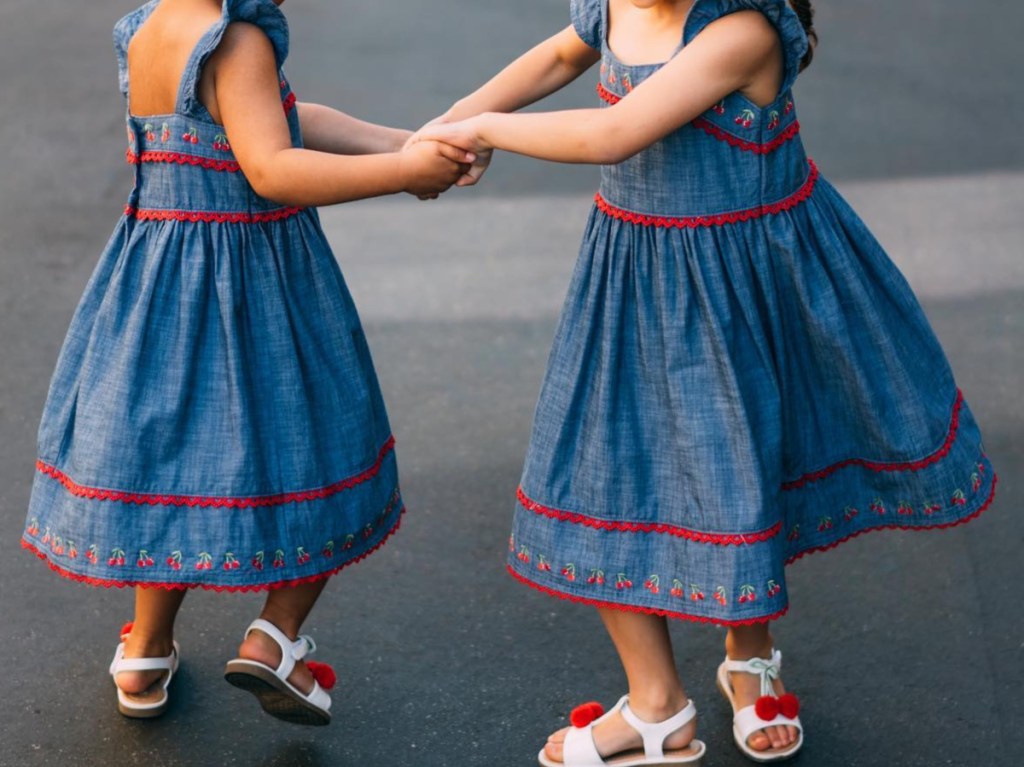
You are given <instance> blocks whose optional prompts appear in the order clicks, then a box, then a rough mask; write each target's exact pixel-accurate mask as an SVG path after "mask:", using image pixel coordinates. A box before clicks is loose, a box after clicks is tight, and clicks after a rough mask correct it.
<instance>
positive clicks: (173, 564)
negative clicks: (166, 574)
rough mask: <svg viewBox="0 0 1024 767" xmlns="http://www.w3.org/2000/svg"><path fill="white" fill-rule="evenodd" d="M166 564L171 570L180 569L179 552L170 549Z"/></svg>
mask: <svg viewBox="0 0 1024 767" xmlns="http://www.w3.org/2000/svg"><path fill="white" fill-rule="evenodd" d="M167 564H168V566H169V567H170V568H171V569H172V570H180V569H181V552H180V551H172V552H171V555H170V556H169V557H167Z"/></svg>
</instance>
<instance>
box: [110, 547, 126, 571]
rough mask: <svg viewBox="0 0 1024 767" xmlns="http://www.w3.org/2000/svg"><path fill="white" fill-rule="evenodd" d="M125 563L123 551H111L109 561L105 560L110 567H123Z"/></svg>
mask: <svg viewBox="0 0 1024 767" xmlns="http://www.w3.org/2000/svg"><path fill="white" fill-rule="evenodd" d="M124 562H125V558H124V550H123V549H111V550H110V559H108V560H107V564H108V565H110V566H111V567H123V566H124Z"/></svg>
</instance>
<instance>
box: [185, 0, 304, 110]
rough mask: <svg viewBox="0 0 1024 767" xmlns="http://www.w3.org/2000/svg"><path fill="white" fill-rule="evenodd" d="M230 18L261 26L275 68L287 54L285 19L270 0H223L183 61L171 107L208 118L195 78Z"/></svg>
mask: <svg viewBox="0 0 1024 767" xmlns="http://www.w3.org/2000/svg"><path fill="white" fill-rule="evenodd" d="M233 21H245V22H248V23H250V24H254V25H255V26H257V27H259V28H260V29H261V30H263V33H264V34H265V35H266V36H267V37H268V38H269V39H270V43H271V45H272V46H273V48H274V59H275V64H276V69H277V71H278V72H280V71H281V67H282V66H283V65H284V60H285V59H286V58H287V57H288V22H287V20H286V19H285V17H284V14H282V13H281V11H280V10H279V9H278V7H277V5H275V4H274V3H273V2H272V1H271V0H225V2H224V12H223V15H222V16H221V19H220V21H218V22H217V23H216V24H214V25H213V26H212V27H211V28H210V29H209V31H207V32H206V34H204V35H203V36H202V37H201V38H200V39H199V42H198V43H196V47H195V48H194V49H193V51H192V55H191V56H189V59H188V63H187V64H186V65H185V72H184V74H183V75H182V77H181V83H180V85H179V86H178V103H177V106H176V107H175V111H177V112H178V113H180V114H184V115H189V116H194V117H200V118H202V119H204V120H207V121H210V122H212V118H211V116H210V113H209V111H208V110H207V109H206V107H205V106H203V103H202V101H200V100H199V78H200V77H201V76H202V72H203V66H204V65H205V64H206V61H207V60H208V59H209V58H210V56H211V55H213V52H214V51H215V50H217V46H219V45H220V43H221V40H223V39H224V33H225V32H226V31H227V28H228V25H229V24H231V22H233Z"/></svg>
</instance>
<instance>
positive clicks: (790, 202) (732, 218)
mask: <svg viewBox="0 0 1024 767" xmlns="http://www.w3.org/2000/svg"><path fill="white" fill-rule="evenodd" d="M807 164H808V166H809V167H810V172H809V173H808V174H807V180H806V181H804V183H803V185H802V186H801V187H800V188H799V189H797V190H796V191H795V192H794V193H793V194H791V195H790V196H789V197H786V198H785V199H783V200H780V201H779V202H774V203H772V204H771V205H760V206H758V207H756V208H748V209H747V210H738V211H733V212H732V213H717V214H715V215H711V216H682V217H674V216H649V215H647V214H645V213H634V212H633V211H629V210H623V209H622V208H617V207H615V206H614V205H612V204H611V203H609V202H608V201H607V200H605V199H604V197H602V196H601V193H600V192H598V193H597V194H596V195H594V202H595V203H597V207H598V209H599V210H600V211H601V212H602V213H604V214H605V215H607V216H611V217H612V218H616V219H618V220H620V221H626V222H628V223H630V224H640V225H641V226H656V227H662V228H666V229H696V228H698V227H702V226H723V225H725V224H736V223H739V222H741V221H750V220H751V219H755V218H760V217H761V216H767V215H774V214H776V213H781V212H782V211H784V210H789V209H790V208H794V207H796V206H797V205H799V204H800V203H802V202H804V201H805V200H806V199H807V198H808V197H810V196H811V193H812V192H813V191H814V185H815V183H816V182H817V180H818V166H817V165H815V164H814V161H813V160H810V159H809V160H808V161H807Z"/></svg>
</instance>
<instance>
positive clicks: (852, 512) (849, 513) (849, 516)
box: [843, 506, 860, 522]
mask: <svg viewBox="0 0 1024 767" xmlns="http://www.w3.org/2000/svg"><path fill="white" fill-rule="evenodd" d="M858 514H860V512H859V511H857V509H855V508H854V507H853V506H847V507H846V508H845V509H843V519H845V520H846V521H847V522H852V521H853V518H854V517H855V516H857V515H858Z"/></svg>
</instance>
